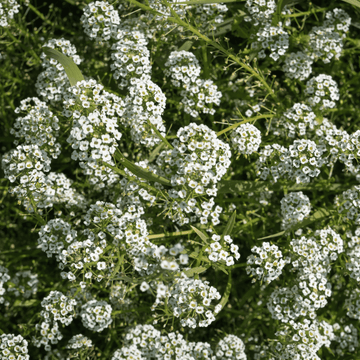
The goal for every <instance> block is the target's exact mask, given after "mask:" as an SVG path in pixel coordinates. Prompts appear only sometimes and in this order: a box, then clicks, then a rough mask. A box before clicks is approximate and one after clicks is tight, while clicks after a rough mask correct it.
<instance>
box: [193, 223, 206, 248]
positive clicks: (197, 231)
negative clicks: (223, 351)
mask: <svg viewBox="0 0 360 360" xmlns="http://www.w3.org/2000/svg"><path fill="white" fill-rule="evenodd" d="M190 226H191V228H192V229H193V230H194V231H195V232H196V234H197V235H198V236H199V238H200V239H201V240H202V241H204V242H205V244H207V243H208V239H209V236H208V235H207V234H204V233H203V232H202V231H201V230H199V229H197V228H196V227H195V226H192V225H190Z"/></svg>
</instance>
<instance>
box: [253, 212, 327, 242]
mask: <svg viewBox="0 0 360 360" xmlns="http://www.w3.org/2000/svg"><path fill="white" fill-rule="evenodd" d="M333 212H334V211H330V210H327V209H325V208H320V209H318V210H317V211H316V212H315V213H314V214H313V215H311V216H309V217H308V218H307V219H305V220H303V221H301V222H300V223H298V224H296V225H295V226H293V227H292V228H291V229H289V231H295V230H297V229H301V228H302V227H305V226H308V225H310V224H312V223H314V222H319V221H322V220H324V219H326V218H327V217H329V216H330V215H331V214H332V213H333ZM283 234H285V231H281V232H279V233H276V234H272V235H269V236H265V237H263V238H260V239H258V240H264V239H270V238H273V237H278V236H281V235H283Z"/></svg>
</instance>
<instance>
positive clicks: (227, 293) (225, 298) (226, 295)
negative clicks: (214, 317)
mask: <svg viewBox="0 0 360 360" xmlns="http://www.w3.org/2000/svg"><path fill="white" fill-rule="evenodd" d="M228 271H229V277H228V282H227V285H226V289H225V292H224V296H223V297H222V299H221V301H220V304H221V305H222V308H224V307H225V305H226V303H227V302H228V300H229V296H230V292H231V286H232V277H231V269H229V270H228Z"/></svg>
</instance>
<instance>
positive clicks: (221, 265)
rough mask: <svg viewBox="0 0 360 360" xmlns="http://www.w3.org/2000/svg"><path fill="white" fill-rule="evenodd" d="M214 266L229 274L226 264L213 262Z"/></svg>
mask: <svg viewBox="0 0 360 360" xmlns="http://www.w3.org/2000/svg"><path fill="white" fill-rule="evenodd" d="M212 266H213V268H214V269H215V270H221V271H222V272H223V273H224V274H226V275H228V274H229V273H228V271H227V270H226V266H225V265H224V264H219V263H213V264H212Z"/></svg>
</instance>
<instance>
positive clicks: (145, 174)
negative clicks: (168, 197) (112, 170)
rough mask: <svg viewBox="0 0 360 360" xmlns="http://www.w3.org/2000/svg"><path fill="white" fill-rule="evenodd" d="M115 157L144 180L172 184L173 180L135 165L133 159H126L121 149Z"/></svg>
mask: <svg viewBox="0 0 360 360" xmlns="http://www.w3.org/2000/svg"><path fill="white" fill-rule="evenodd" d="M115 157H116V159H117V160H118V161H119V162H120V163H122V164H123V165H124V166H125V167H126V168H127V169H128V170H130V171H131V172H132V173H133V174H134V175H136V176H138V177H139V178H141V179H144V180H148V181H154V182H158V183H160V184H163V185H167V186H171V182H170V180H168V179H166V178H164V177H162V176H159V175H156V174H153V173H152V172H150V171H148V170H145V169H143V168H142V167H140V166H137V165H135V164H134V163H132V162H131V161H129V160H128V159H126V158H125V157H124V155H123V154H122V153H121V152H120V150H119V149H117V151H116V153H115Z"/></svg>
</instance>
